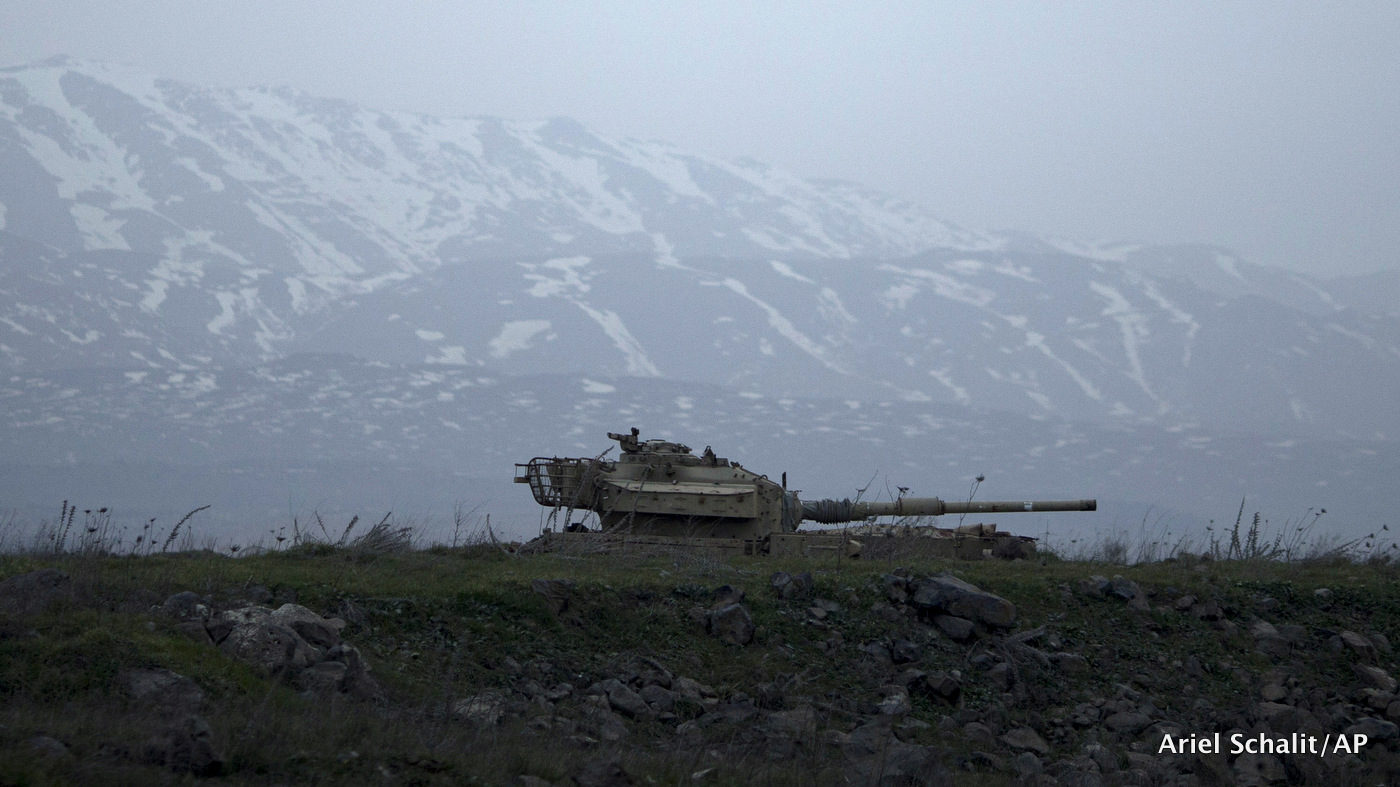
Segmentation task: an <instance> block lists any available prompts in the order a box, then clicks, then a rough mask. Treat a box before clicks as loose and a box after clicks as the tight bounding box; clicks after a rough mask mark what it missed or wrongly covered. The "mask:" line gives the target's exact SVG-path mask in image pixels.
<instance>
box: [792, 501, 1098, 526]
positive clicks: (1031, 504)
mask: <svg viewBox="0 0 1400 787" xmlns="http://www.w3.org/2000/svg"><path fill="white" fill-rule="evenodd" d="M1098 507H1099V504H1098V501H1097V500H1026V501H1021V500H967V501H957V500H943V499H942V498H938V497H901V498H899V499H897V500H892V501H886V502H874V501H870V502H867V501H851V500H849V499H847V500H805V501H803V502H802V519H803V520H805V521H809V522H821V523H822V524H828V525H832V524H837V523H840V522H860V521H862V520H866V519H873V518H875V517H880V516H943V515H944V514H1014V513H1027V512H1035V511H1097V510H1098Z"/></svg>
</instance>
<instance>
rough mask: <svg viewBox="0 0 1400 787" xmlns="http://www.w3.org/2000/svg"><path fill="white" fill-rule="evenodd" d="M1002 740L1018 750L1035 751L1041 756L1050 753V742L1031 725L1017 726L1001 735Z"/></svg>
mask: <svg viewBox="0 0 1400 787" xmlns="http://www.w3.org/2000/svg"><path fill="white" fill-rule="evenodd" d="M1001 742H1002V743H1004V744H1006V745H1007V746H1008V747H1010V748H1012V749H1014V750H1016V751H1029V752H1034V753H1036V754H1038V755H1040V756H1042V757H1043V756H1045V755H1046V754H1049V753H1050V744H1048V743H1046V742H1045V739H1044V738H1042V737H1040V733H1038V732H1036V731H1035V730H1033V729H1031V728H1030V727H1015V728H1013V729H1010V730H1007V731H1006V732H1005V733H1004V734H1002V736H1001Z"/></svg>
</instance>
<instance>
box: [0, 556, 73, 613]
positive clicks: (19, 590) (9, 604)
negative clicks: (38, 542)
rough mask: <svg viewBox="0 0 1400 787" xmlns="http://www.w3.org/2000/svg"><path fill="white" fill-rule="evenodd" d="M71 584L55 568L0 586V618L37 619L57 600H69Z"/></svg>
mask: <svg viewBox="0 0 1400 787" xmlns="http://www.w3.org/2000/svg"><path fill="white" fill-rule="evenodd" d="M72 593H73V580H72V579H70V578H69V576H68V575H67V574H65V573H63V572H62V571H59V570H58V569H56V568H41V569H39V570H38V571H31V572H29V573H27V574H17V575H15V576H13V577H10V578H9V579H6V580H5V581H3V582H0V614H7V615H13V616H15V617H28V616H30V615H38V614H39V613H41V612H43V611H45V610H47V609H48V608H49V606H50V605H51V604H53V603H54V602H55V601H57V600H58V599H60V598H66V597H71V596H72Z"/></svg>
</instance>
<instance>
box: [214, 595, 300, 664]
mask: <svg viewBox="0 0 1400 787" xmlns="http://www.w3.org/2000/svg"><path fill="white" fill-rule="evenodd" d="M271 616H272V611H271V610H269V609H267V608H266V607H243V608H241V609H236V610H230V611H228V612H224V613H223V614H222V615H221V616H220V618H221V620H222V621H223V622H224V623H231V624H232V627H231V629H230V630H229V632H228V635H227V636H225V637H224V638H223V640H222V641H221V642H220V643H219V650H221V651H223V652H224V653H226V654H228V655H229V656H232V657H234V658H236V659H238V660H239V661H243V662H246V663H247V664H250V665H252V666H253V667H254V668H255V669H257V670H259V671H260V672H262V673H263V674H265V675H274V674H279V673H288V674H289V673H292V672H296V671H297V670H301V669H305V668H306V667H308V666H310V665H311V664H313V663H315V662H316V661H319V660H320V656H321V653H319V652H318V651H317V650H316V649H314V648H312V647H311V645H310V644H308V643H307V642H306V640H304V639H302V637H301V635H300V634H298V633H297V632H296V631H295V630H293V629H292V628H291V627H289V626H285V625H282V624H281V623H278V622H276V621H274V620H273V619H272V617H271Z"/></svg>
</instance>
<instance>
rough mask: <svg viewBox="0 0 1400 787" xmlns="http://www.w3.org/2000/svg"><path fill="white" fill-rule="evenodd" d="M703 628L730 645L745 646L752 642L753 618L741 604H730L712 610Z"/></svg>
mask: <svg viewBox="0 0 1400 787" xmlns="http://www.w3.org/2000/svg"><path fill="white" fill-rule="evenodd" d="M705 628H706V630H708V631H709V632H710V633H711V634H713V635H714V636H716V637H719V638H720V640H722V641H724V642H728V643H729V644H731V645H741V646H742V645H747V644H749V643H750V642H752V641H753V634H754V630H755V627H754V624H753V618H752V617H750V616H749V611H748V610H747V609H745V608H744V605H743V604H739V603H737V602H736V603H730V604H726V605H724V606H722V607H719V608H717V609H714V610H712V611H711V612H710V614H709V615H708V616H707V617H706V619H705Z"/></svg>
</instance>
